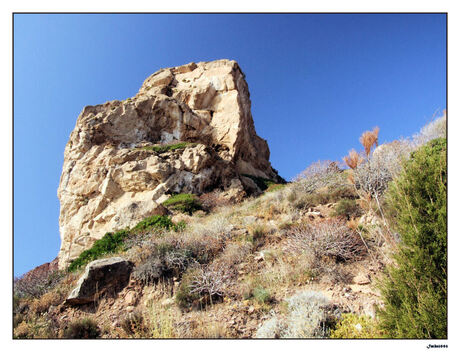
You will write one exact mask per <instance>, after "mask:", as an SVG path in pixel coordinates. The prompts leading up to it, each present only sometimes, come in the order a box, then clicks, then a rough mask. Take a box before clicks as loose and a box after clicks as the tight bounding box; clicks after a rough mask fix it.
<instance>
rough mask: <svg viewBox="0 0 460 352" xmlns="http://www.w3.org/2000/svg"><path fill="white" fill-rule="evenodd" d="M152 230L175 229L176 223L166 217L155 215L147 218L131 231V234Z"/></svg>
mask: <svg viewBox="0 0 460 352" xmlns="http://www.w3.org/2000/svg"><path fill="white" fill-rule="evenodd" d="M152 229H165V230H172V229H175V227H174V223H173V222H172V221H171V219H170V218H169V217H168V216H166V215H153V216H149V217H148V218H145V219H144V220H142V221H141V222H139V223H138V224H137V225H136V226H134V227H133V228H132V229H131V232H144V231H149V230H152Z"/></svg>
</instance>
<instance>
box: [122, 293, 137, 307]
mask: <svg viewBox="0 0 460 352" xmlns="http://www.w3.org/2000/svg"><path fill="white" fill-rule="evenodd" d="M125 303H126V304H127V305H129V306H131V305H136V303H137V294H136V292H134V291H129V292H128V293H127V294H126V295H125Z"/></svg>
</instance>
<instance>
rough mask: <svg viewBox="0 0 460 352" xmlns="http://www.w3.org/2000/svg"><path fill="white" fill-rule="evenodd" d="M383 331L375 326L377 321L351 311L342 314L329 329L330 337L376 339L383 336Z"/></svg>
mask: <svg viewBox="0 0 460 352" xmlns="http://www.w3.org/2000/svg"><path fill="white" fill-rule="evenodd" d="M383 337H384V332H383V331H382V330H380V329H379V328H378V326H377V321H376V320H374V319H372V318H371V317H369V316H358V315H355V314H353V313H345V314H342V316H341V318H340V321H339V322H338V323H337V325H336V327H335V328H334V329H333V330H332V331H331V335H330V338H332V339H376V338H383Z"/></svg>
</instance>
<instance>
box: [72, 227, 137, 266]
mask: <svg viewBox="0 0 460 352" xmlns="http://www.w3.org/2000/svg"><path fill="white" fill-rule="evenodd" d="M128 234H129V232H128V231H126V230H122V231H118V232H115V233H111V232H108V233H106V234H105V235H104V237H102V238H101V239H100V240H97V241H95V242H94V244H93V246H92V247H91V248H90V249H87V250H85V251H83V252H82V253H81V254H80V255H79V256H78V258H76V259H75V260H74V261H73V262H72V263H70V265H69V267H68V268H67V270H68V271H69V272H72V271H75V270H77V269H79V268H81V267H82V266H84V265H86V264H88V263H89V262H91V261H93V260H96V259H97V258H100V257H101V256H103V255H104V254H108V253H114V252H116V251H118V250H120V249H121V248H122V246H123V241H124V239H125V238H126V237H127V236H128Z"/></svg>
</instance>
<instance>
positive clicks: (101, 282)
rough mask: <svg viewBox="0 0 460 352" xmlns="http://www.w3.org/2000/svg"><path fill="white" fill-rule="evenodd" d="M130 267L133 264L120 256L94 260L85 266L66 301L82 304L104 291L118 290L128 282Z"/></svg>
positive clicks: (92, 299)
mask: <svg viewBox="0 0 460 352" xmlns="http://www.w3.org/2000/svg"><path fill="white" fill-rule="evenodd" d="M132 269H133V264H132V263H131V262H128V261H126V260H125V259H123V258H120V257H113V258H107V259H100V260H95V261H93V262H91V263H89V264H88V265H87V266H86V270H85V273H84V274H83V275H82V277H81V278H80V279H79V280H78V283H77V286H76V287H75V289H73V291H72V292H71V293H70V295H69V297H68V298H67V300H66V302H67V303H69V304H84V303H89V302H93V301H94V300H95V299H96V298H97V297H98V296H99V297H100V296H101V295H103V294H105V293H108V292H111V293H114V292H119V291H120V290H122V289H123V288H124V287H125V286H126V285H127V284H128V282H129V277H130V275H131V271H132Z"/></svg>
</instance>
